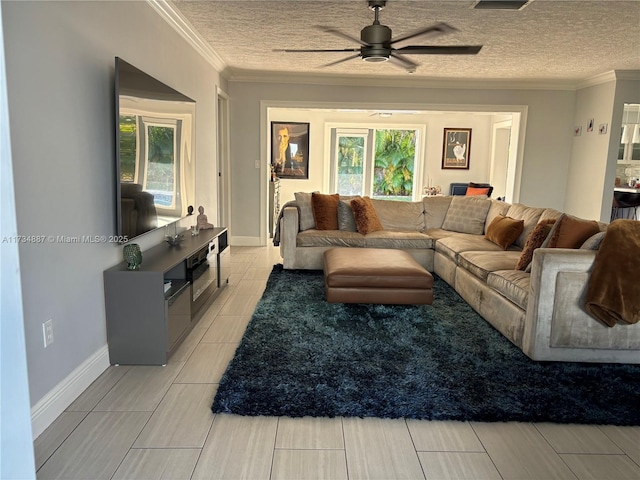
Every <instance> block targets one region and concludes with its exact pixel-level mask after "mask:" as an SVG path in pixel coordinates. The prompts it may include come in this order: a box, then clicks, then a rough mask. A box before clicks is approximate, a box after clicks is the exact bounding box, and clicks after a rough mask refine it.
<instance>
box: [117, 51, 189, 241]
mask: <svg viewBox="0 0 640 480" xmlns="http://www.w3.org/2000/svg"><path fill="white" fill-rule="evenodd" d="M115 88H116V92H115V99H116V200H117V202H116V203H117V205H116V217H117V219H116V234H117V235H118V236H119V237H123V238H126V239H128V240H130V239H132V238H135V237H137V236H139V235H142V234H143V233H146V232H148V231H151V230H153V229H156V228H159V227H164V226H166V225H169V224H170V223H173V222H175V221H177V220H179V219H180V218H182V217H184V216H185V215H187V207H188V206H189V205H193V203H194V200H195V106H196V104H195V101H193V100H192V99H190V98H189V97H187V96H185V95H183V94H181V93H180V92H178V91H176V90H174V89H173V88H171V87H169V86H167V85H165V84H164V83H162V82H160V81H159V80H157V79H155V78H153V77H152V76H150V75H148V74H146V73H144V72H143V71H142V70H139V69H138V68H136V67H134V66H133V65H131V64H129V63H127V62H125V61H124V60H122V59H121V58H118V57H116V68H115Z"/></svg>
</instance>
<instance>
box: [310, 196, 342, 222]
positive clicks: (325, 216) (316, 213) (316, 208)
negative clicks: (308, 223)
mask: <svg viewBox="0 0 640 480" xmlns="http://www.w3.org/2000/svg"><path fill="white" fill-rule="evenodd" d="M339 201H340V195H338V194H337V193H334V194H333V195H327V194H324V193H318V192H313V193H312V194H311V207H312V209H313V220H314V222H315V224H316V228H317V229H318V230H338V202H339Z"/></svg>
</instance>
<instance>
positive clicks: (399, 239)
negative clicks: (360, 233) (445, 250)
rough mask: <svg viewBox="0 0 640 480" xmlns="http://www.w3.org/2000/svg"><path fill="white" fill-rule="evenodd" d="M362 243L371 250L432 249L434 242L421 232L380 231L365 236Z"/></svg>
mask: <svg viewBox="0 0 640 480" xmlns="http://www.w3.org/2000/svg"><path fill="white" fill-rule="evenodd" d="M364 243H365V246H366V247H373V248H400V249H406V248H433V243H434V240H433V238H431V237H430V236H428V235H425V234H424V233H421V232H410V231H407V230H405V231H397V230H380V231H378V232H373V233H368V234H367V235H365V236H364Z"/></svg>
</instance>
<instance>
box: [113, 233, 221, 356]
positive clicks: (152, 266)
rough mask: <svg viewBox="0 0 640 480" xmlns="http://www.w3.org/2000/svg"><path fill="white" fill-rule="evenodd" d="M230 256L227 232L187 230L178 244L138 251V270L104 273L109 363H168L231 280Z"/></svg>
mask: <svg viewBox="0 0 640 480" xmlns="http://www.w3.org/2000/svg"><path fill="white" fill-rule="evenodd" d="M229 255H230V254H229V243H228V236H227V229H226V228H214V229H212V230H200V234H199V235H195V236H192V235H191V234H190V232H188V231H187V232H185V237H184V241H183V242H182V243H181V244H180V245H179V246H174V247H172V246H169V245H168V244H166V243H163V244H160V245H157V246H155V247H153V248H150V249H149V250H147V251H145V252H142V264H141V265H140V269H139V270H127V264H126V263H125V262H122V263H120V264H118V265H116V266H114V267H112V268H110V269H108V270H105V272H104V292H105V307H106V315H107V342H108V345H109V360H110V363H111V364H112V365H116V364H123V365H166V363H167V359H168V358H169V356H170V355H171V354H172V353H173V352H175V350H176V349H177V348H178V347H179V346H180V344H181V343H182V340H184V338H185V337H186V336H187V334H188V333H189V332H190V331H191V329H192V328H193V327H194V326H195V325H196V323H197V322H198V320H200V318H201V317H202V314H203V313H204V312H205V311H206V310H207V308H208V307H209V306H210V305H211V303H212V302H213V300H214V299H215V298H216V297H217V296H218V295H219V294H220V293H221V292H222V289H223V288H224V287H225V286H226V285H227V283H228V282H229V273H230V256H229ZM168 282H170V285H171V286H170V288H169V287H168V285H167V287H165V283H168Z"/></svg>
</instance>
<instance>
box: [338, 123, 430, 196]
mask: <svg viewBox="0 0 640 480" xmlns="http://www.w3.org/2000/svg"><path fill="white" fill-rule="evenodd" d="M333 135H334V145H335V146H336V148H335V151H334V155H333V165H334V172H335V175H334V176H333V185H332V187H333V190H334V191H336V192H337V193H339V194H340V195H368V196H370V197H372V198H385V199H391V200H403V201H411V200H413V194H414V192H415V190H416V187H415V181H416V175H415V173H416V168H415V167H416V153H417V151H418V150H419V149H418V140H419V129H417V128H402V129H393V128H371V129H333ZM370 145H371V147H369V146H370Z"/></svg>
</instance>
